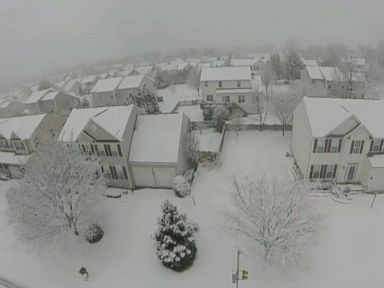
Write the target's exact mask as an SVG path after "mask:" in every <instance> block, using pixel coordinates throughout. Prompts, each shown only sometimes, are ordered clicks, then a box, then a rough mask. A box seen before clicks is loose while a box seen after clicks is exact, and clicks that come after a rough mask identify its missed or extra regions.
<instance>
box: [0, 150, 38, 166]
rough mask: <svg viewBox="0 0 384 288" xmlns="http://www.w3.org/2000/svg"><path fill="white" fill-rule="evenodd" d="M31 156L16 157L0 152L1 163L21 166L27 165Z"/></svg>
mask: <svg viewBox="0 0 384 288" xmlns="http://www.w3.org/2000/svg"><path fill="white" fill-rule="evenodd" d="M30 157H31V155H16V154H15V153H13V152H3V151H0V163H5V164H12V165H20V164H24V163H27V161H28V160H29V158H30Z"/></svg>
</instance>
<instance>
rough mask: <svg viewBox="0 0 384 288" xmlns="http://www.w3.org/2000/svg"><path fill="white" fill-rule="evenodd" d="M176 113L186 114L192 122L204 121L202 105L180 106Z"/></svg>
mask: <svg viewBox="0 0 384 288" xmlns="http://www.w3.org/2000/svg"><path fill="white" fill-rule="evenodd" d="M176 112H178V113H184V114H185V115H187V116H188V117H189V119H190V120H191V121H192V122H200V121H204V116H203V110H201V108H200V105H186V106H179V107H178V108H177V109H176Z"/></svg>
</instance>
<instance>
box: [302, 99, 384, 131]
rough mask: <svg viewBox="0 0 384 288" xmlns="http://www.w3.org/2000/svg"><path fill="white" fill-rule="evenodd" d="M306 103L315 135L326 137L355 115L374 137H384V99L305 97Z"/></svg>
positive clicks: (354, 117)
mask: <svg viewBox="0 0 384 288" xmlns="http://www.w3.org/2000/svg"><path fill="white" fill-rule="evenodd" d="M304 103H305V106H306V108H307V113H308V118H309V123H310V126H311V129H312V135H313V136H314V137H325V136H326V135H327V134H328V133H329V132H331V131H332V130H333V129H334V128H336V127H337V126H338V125H340V124H341V123H342V122H344V121H346V120H347V119H348V118H351V117H353V119H357V121H359V122H360V123H361V124H362V125H364V127H365V128H367V130H368V131H369V132H370V133H371V135H372V136H373V137H374V138H384V125H383V123H384V113H383V111H384V101H383V100H363V99H337V98H312V97H304ZM324 115H326V117H324Z"/></svg>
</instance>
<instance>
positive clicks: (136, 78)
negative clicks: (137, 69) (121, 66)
mask: <svg viewBox="0 0 384 288" xmlns="http://www.w3.org/2000/svg"><path fill="white" fill-rule="evenodd" d="M144 77H145V75H144V74H138V75H132V76H128V77H125V78H124V79H123V81H121V83H120V85H119V88H118V89H119V90H120V89H133V88H138V87H139V86H140V84H141V82H143V79H144Z"/></svg>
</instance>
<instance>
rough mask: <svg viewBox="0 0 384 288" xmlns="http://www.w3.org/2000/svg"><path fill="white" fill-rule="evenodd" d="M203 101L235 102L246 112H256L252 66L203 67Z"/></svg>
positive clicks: (201, 81)
mask: <svg viewBox="0 0 384 288" xmlns="http://www.w3.org/2000/svg"><path fill="white" fill-rule="evenodd" d="M200 91H201V95H202V98H203V99H202V100H203V102H208V103H213V104H216V105H217V104H219V105H223V104H230V103H234V104H236V105H238V106H239V107H240V108H242V109H243V110H244V111H245V112H246V113H256V112H257V107H256V97H255V93H256V91H255V89H254V85H253V79H252V77H251V69H250V67H248V66H247V67H215V68H203V69H202V71H201V77H200Z"/></svg>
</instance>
